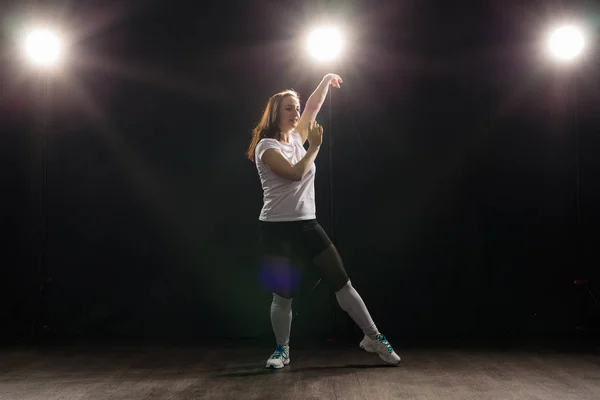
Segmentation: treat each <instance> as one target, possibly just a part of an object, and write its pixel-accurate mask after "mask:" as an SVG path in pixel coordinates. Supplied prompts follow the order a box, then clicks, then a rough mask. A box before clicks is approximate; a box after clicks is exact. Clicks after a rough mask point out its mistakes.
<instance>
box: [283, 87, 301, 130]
mask: <svg viewBox="0 0 600 400" xmlns="http://www.w3.org/2000/svg"><path fill="white" fill-rule="evenodd" d="M298 120H300V102H299V101H298V98H296V97H294V96H285V98H284V99H283V101H282V102H281V105H280V108H279V130H280V131H281V132H290V131H291V130H292V129H294V128H295V127H296V126H297V125H298Z"/></svg>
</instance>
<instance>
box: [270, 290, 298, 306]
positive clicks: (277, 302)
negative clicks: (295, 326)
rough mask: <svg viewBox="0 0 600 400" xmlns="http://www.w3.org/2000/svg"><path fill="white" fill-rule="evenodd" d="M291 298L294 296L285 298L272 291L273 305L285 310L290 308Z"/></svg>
mask: <svg viewBox="0 0 600 400" xmlns="http://www.w3.org/2000/svg"><path fill="white" fill-rule="evenodd" d="M293 300H294V298H291V299H286V298H285V297H281V296H279V295H278V294H276V293H273V305H274V306H275V307H281V308H283V309H286V310H287V309H291V308H292V301H293Z"/></svg>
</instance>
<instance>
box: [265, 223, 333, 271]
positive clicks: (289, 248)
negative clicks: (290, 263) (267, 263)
mask: <svg viewBox="0 0 600 400" xmlns="http://www.w3.org/2000/svg"><path fill="white" fill-rule="evenodd" d="M329 246H331V239H329V236H327V234H326V233H325V231H324V230H323V228H322V227H321V225H319V223H318V222H317V220H316V219H310V220H305V221H285V222H267V221H259V224H258V251H259V256H260V257H265V256H280V257H286V258H293V259H300V260H302V261H305V262H310V261H312V260H313V259H314V258H315V257H316V256H318V255H319V254H321V253H322V252H323V250H326V249H327V248H328V247H329Z"/></svg>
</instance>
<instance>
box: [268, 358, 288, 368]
mask: <svg viewBox="0 0 600 400" xmlns="http://www.w3.org/2000/svg"><path fill="white" fill-rule="evenodd" d="M289 363H290V359H289V358H288V359H287V360H285V361H284V362H283V365H282V366H281V367H280V366H279V365H273V364H269V363H267V365H265V368H271V369H281V368H283V367H285V366H286V365H288V364H289Z"/></svg>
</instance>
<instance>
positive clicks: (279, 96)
mask: <svg viewBox="0 0 600 400" xmlns="http://www.w3.org/2000/svg"><path fill="white" fill-rule="evenodd" d="M288 96H294V97H296V98H297V99H298V101H300V95H299V94H298V93H297V92H296V91H295V90H292V89H288V90H284V91H283V92H279V93H276V94H274V95H273V96H271V98H270V99H269V101H268V102H267V106H266V107H265V110H264V111H263V115H262V118H261V119H260V122H259V123H258V125H256V127H255V128H254V129H253V130H252V139H251V140H250V145H249V146H248V150H247V151H246V156H247V157H248V160H250V161H252V162H254V152H255V150H256V146H257V145H258V142H260V140H261V139H263V138H271V139H279V136H280V132H279V108H280V107H281V103H282V102H283V99H285V98H286V97H288Z"/></svg>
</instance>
